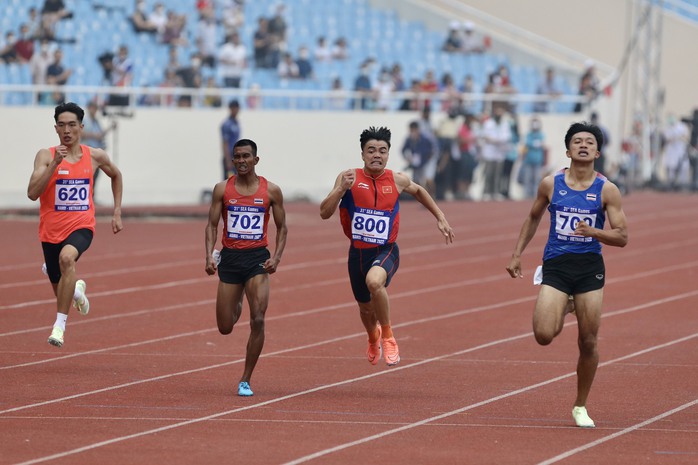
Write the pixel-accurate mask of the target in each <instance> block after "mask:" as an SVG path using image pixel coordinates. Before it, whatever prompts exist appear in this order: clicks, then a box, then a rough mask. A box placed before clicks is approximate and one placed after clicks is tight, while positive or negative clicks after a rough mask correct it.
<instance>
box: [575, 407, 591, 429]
mask: <svg viewBox="0 0 698 465" xmlns="http://www.w3.org/2000/svg"><path fill="white" fill-rule="evenodd" d="M572 418H574V422H575V423H577V426H579V427H580V428H596V425H595V424H594V420H592V419H591V418H589V415H588V414H587V409H586V407H575V408H573V409H572Z"/></svg>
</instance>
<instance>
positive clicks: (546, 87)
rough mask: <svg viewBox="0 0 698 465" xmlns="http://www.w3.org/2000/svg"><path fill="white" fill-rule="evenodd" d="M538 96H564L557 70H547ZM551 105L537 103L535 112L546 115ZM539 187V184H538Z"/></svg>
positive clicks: (539, 87) (540, 84)
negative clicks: (556, 73)
mask: <svg viewBox="0 0 698 465" xmlns="http://www.w3.org/2000/svg"><path fill="white" fill-rule="evenodd" d="M536 93H537V94H538V95H545V96H546V97H549V98H551V99H554V98H557V97H559V96H560V95H562V92H561V91H560V87H559V86H558V84H557V82H556V80H555V69H554V68H553V67H552V66H549V67H547V68H546V69H545V78H544V79H543V80H542V81H541V82H540V83H539V84H538V88H537V89H536ZM549 109H550V108H549V103H548V102H547V101H540V102H536V103H535V104H534V105H533V111H535V112H537V113H546V112H548V111H549ZM536 185H537V183H536Z"/></svg>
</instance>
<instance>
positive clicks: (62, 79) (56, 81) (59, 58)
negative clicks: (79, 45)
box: [44, 48, 73, 105]
mask: <svg viewBox="0 0 698 465" xmlns="http://www.w3.org/2000/svg"><path fill="white" fill-rule="evenodd" d="M72 73H73V70H71V69H68V68H66V67H65V66H63V50H61V49H60V48H57V49H56V50H55V51H54V52H53V63H51V64H50V65H49V67H48V69H47V70H46V84H48V85H57V86H64V85H65V84H66V83H67V82H68V78H70V75H71V74H72ZM64 102H65V94H64V93H63V92H62V91H61V90H54V91H51V92H50V93H48V94H47V95H46V99H45V100H44V103H45V104H47V105H58V104H61V103H64Z"/></svg>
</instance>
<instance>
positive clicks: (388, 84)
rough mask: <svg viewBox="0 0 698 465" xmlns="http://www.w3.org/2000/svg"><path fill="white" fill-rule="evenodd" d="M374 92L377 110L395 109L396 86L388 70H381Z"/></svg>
mask: <svg viewBox="0 0 698 465" xmlns="http://www.w3.org/2000/svg"><path fill="white" fill-rule="evenodd" d="M373 91H374V92H375V95H376V110H381V111H388V110H390V109H392V108H393V92H394V91H395V85H394V84H393V80H392V79H391V77H390V72H389V71H388V70H387V69H386V68H383V69H382V70H381V72H380V75H379V76H378V81H377V82H376V85H375V86H374V88H373Z"/></svg>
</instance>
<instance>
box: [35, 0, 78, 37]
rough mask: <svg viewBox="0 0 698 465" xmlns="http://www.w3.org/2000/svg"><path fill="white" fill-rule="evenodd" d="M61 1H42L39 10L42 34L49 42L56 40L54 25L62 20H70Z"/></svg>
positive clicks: (70, 14)
mask: <svg viewBox="0 0 698 465" xmlns="http://www.w3.org/2000/svg"><path fill="white" fill-rule="evenodd" d="M72 17H73V13H71V12H70V11H68V10H67V9H66V7H65V3H64V2H63V0H44V6H43V7H42V8H41V24H42V29H43V31H44V34H45V35H46V36H47V37H48V38H49V39H51V40H56V23H57V22H58V21H60V20H62V19H68V18H72Z"/></svg>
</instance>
